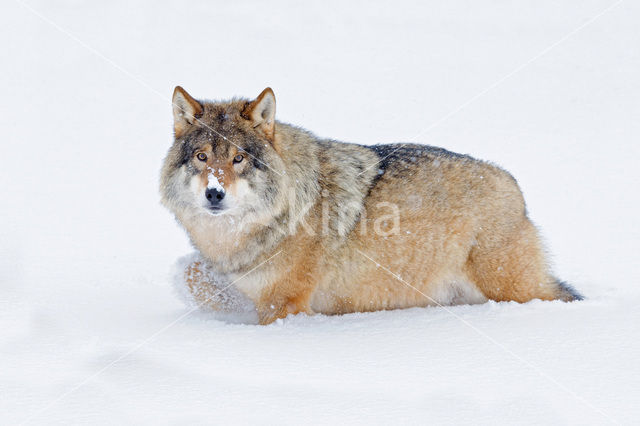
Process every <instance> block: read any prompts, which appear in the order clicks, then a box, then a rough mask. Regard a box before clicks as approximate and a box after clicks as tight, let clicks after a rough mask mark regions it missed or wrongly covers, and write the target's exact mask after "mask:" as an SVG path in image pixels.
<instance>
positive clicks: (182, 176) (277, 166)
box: [160, 86, 284, 219]
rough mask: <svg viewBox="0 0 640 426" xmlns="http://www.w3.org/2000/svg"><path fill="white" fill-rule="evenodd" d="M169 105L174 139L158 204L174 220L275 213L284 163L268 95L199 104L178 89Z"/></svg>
mask: <svg viewBox="0 0 640 426" xmlns="http://www.w3.org/2000/svg"><path fill="white" fill-rule="evenodd" d="M172 102H173V119H174V132H175V141H174V143H173V146H172V147H171V149H170V150H169V153H168V154H167V157H166V158H165V160H164V165H163V167H162V176H161V183H160V192H161V196H162V203H163V204H164V205H165V206H166V207H167V208H169V209H170V210H171V211H172V212H173V213H174V214H176V216H177V217H178V218H179V219H180V218H185V217H193V216H194V215H206V216H207V217H211V218H212V219H213V217H214V216H220V215H223V216H230V217H247V216H249V215H251V214H254V215H255V216H259V215H260V212H264V211H270V212H273V211H274V210H277V209H278V204H279V203H280V202H281V200H280V199H279V198H280V197H279V194H278V188H279V187H280V186H281V183H282V182H281V180H282V178H283V173H282V170H283V169H284V165H283V162H282V159H281V157H280V155H279V153H278V143H277V137H276V132H275V111H276V101H275V96H274V94H273V91H272V90H271V89H270V88H267V89H265V90H264V91H263V92H262V93H261V94H260V95H259V96H258V97H257V98H256V99H255V100H253V101H248V100H243V99H239V100H238V99H234V100H231V101H229V102H201V101H197V100H196V99H194V98H192V97H191V96H190V95H189V94H188V93H187V92H186V91H185V90H184V89H182V88H181V87H180V86H178V87H176V88H175V90H174V92H173V101H172Z"/></svg>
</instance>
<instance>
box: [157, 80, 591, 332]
mask: <svg viewBox="0 0 640 426" xmlns="http://www.w3.org/2000/svg"><path fill="white" fill-rule="evenodd" d="M275 112H276V99H275V95H274V93H273V91H272V90H271V89H270V88H267V89H265V90H264V91H263V92H262V93H260V95H259V96H258V97H257V98H256V99H253V100H248V99H233V100H230V101H223V102H210V101H202V100H196V99H195V98H193V97H192V96H191V95H189V94H188V93H187V92H186V91H185V90H184V89H182V88H181V87H176V89H175V91H174V94H173V114H174V136H175V141H174V143H173V145H172V146H171V148H170V149H169V153H168V154H167V156H166V159H165V160H164V164H163V167H162V172H161V183H160V192H161V199H162V203H163V204H164V205H165V206H166V207H167V208H168V209H169V210H170V211H171V212H172V213H173V214H174V215H175V217H176V219H177V221H178V222H179V223H180V224H181V225H182V226H183V227H184V229H185V230H186V232H187V234H188V235H189V237H190V239H191V242H192V243H193V245H194V246H195V247H196V249H197V250H198V251H199V252H200V253H201V254H202V256H203V257H204V259H206V260H207V262H208V265H207V268H210V269H212V270H213V271H215V274H216V277H217V279H218V280H219V281H220V282H222V283H233V285H235V286H236V287H237V289H239V290H240V291H241V292H242V293H244V294H245V295H246V296H247V297H249V298H250V299H251V300H252V301H253V302H254V304H255V306H256V309H257V312H258V317H259V320H260V323H262V324H268V323H271V322H273V321H274V320H276V319H278V318H283V317H285V316H287V315H288V314H296V313H299V312H304V313H307V314H313V313H323V314H343V313H348V312H364V311H374V310H381V309H397V308H408V307H416V306H429V305H455V304H472V303H482V302H485V301H487V300H495V301H517V302H526V301H529V300H532V299H542V300H554V299H559V300H563V301H572V300H578V299H580V295H579V294H577V293H576V292H575V291H574V290H573V289H572V288H571V287H570V286H568V285H566V284H564V283H563V282H561V281H560V280H558V279H557V278H555V277H554V276H553V274H552V273H551V271H550V268H549V265H548V262H547V258H546V256H545V251H544V249H543V245H542V243H541V240H540V237H539V235H538V232H537V230H536V228H535V227H534V225H533V224H532V222H531V221H530V220H529V218H528V216H527V211H526V208H525V202H524V198H523V195H522V192H521V191H520V189H519V187H518V184H517V183H516V180H515V179H514V178H513V177H512V176H511V175H510V174H509V173H507V172H506V171H504V170H502V169H501V168H499V167H497V166H495V165H493V164H491V163H488V162H485V161H480V160H476V159H474V158H472V157H470V156H468V155H461V154H456V153H453V152H449V151H447V150H445V149H442V148H435V147H431V146H424V145H417V144H390V145H373V146H363V145H357V144H350V143H342V142H338V141H334V140H328V139H321V138H318V137H316V136H315V135H313V134H312V133H310V132H308V131H306V130H304V129H302V128H300V127H296V126H292V125H289V124H285V123H283V122H280V121H277V120H276V117H275ZM201 268H203V265H201V264H199V263H198V262H195V263H194V264H192V265H190V266H189V267H188V268H187V270H185V277H187V278H188V279H187V287H188V290H192V291H193V296H194V297H195V298H196V299H200V302H201V303H203V304H207V303H209V304H210V303H212V300H211V298H210V297H208V296H207V297H205V296H203V295H206V294H208V293H207V292H202V291H195V289H196V288H200V289H201V288H202V286H203V285H204V286H206V285H207V283H206V282H197V283H196V282H194V281H193V280H194V279H196V280H197V279H198V277H203V276H205V275H203V274H198V273H197V272H198V270H199V269H201ZM194 277H195V278H194ZM399 277H401V281H400V280H399V279H398V278H399ZM407 283H409V284H410V285H406V284H407ZM211 284H212V285H213V283H211ZM217 284H218V285H219V284H220V283H217ZM214 308H215V307H214Z"/></svg>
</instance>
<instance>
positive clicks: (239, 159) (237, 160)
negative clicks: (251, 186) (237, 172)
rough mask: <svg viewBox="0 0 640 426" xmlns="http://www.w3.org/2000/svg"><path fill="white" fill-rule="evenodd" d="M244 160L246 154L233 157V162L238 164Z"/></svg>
mask: <svg viewBox="0 0 640 426" xmlns="http://www.w3.org/2000/svg"><path fill="white" fill-rule="evenodd" d="M242 160H244V155H242V154H238V155H236V156H235V157H233V164H238V163H240V162H242Z"/></svg>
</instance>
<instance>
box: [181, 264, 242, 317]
mask: <svg viewBox="0 0 640 426" xmlns="http://www.w3.org/2000/svg"><path fill="white" fill-rule="evenodd" d="M176 269H177V270H176V273H175V276H174V285H175V286H176V289H177V290H178V291H179V293H181V294H182V295H183V298H184V299H186V301H187V303H188V304H189V305H190V306H192V307H194V308H200V309H204V310H213V311H218V312H233V313H237V312H246V311H249V310H252V309H253V304H252V303H251V301H249V300H248V299H247V298H246V297H245V296H244V295H243V294H242V293H240V292H239V291H238V289H236V288H235V287H234V286H232V285H230V284H229V283H228V282H227V281H228V280H226V279H225V278H224V277H221V276H219V275H217V274H216V273H215V272H214V271H213V270H212V268H211V266H210V265H209V263H208V262H207V261H206V260H205V259H204V258H202V257H201V256H199V255H195V254H194V255H191V256H188V257H186V258H182V259H181V260H180V261H179V262H178V265H177V268H176Z"/></svg>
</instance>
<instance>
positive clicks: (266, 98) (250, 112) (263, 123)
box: [242, 87, 276, 141]
mask: <svg viewBox="0 0 640 426" xmlns="http://www.w3.org/2000/svg"><path fill="white" fill-rule="evenodd" d="M242 116H243V117H244V118H246V119H247V120H251V121H252V122H253V127H254V128H256V127H257V128H259V129H260V130H262V131H263V132H264V135H265V136H266V137H267V139H269V140H270V141H273V139H274V137H275V131H276V95H274V94H273V90H271V87H267V88H266V89H264V90H263V91H262V93H260V95H258V97H257V98H256V99H255V100H253V101H251V102H249V103H248V104H247V106H246V107H244V110H243V111H242Z"/></svg>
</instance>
